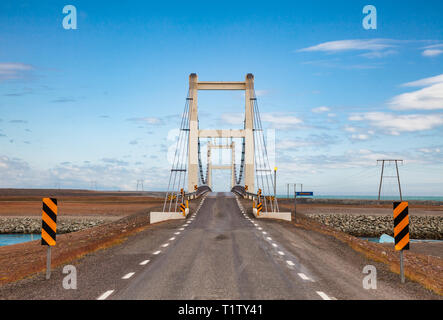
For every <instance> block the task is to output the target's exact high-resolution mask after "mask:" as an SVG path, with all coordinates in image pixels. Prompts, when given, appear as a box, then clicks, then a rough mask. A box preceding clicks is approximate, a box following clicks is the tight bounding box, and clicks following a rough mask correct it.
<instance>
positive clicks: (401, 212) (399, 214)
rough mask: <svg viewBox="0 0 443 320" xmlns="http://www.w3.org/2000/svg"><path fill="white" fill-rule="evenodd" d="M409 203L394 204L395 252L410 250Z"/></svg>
mask: <svg viewBox="0 0 443 320" xmlns="http://www.w3.org/2000/svg"><path fill="white" fill-rule="evenodd" d="M408 205H409V204H408V202H406V201H402V202H394V238H395V250H397V251H400V250H409V214H408Z"/></svg>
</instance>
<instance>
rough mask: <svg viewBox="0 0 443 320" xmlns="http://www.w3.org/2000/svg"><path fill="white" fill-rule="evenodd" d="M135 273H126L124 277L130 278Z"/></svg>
mask: <svg viewBox="0 0 443 320" xmlns="http://www.w3.org/2000/svg"><path fill="white" fill-rule="evenodd" d="M134 274H135V272H129V273H128V274H125V275H124V276H123V277H122V279H125V280H126V279H129V278H130V277H132V276H133V275H134Z"/></svg>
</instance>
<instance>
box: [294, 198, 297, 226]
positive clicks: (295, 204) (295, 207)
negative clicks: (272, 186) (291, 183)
mask: <svg viewBox="0 0 443 320" xmlns="http://www.w3.org/2000/svg"><path fill="white" fill-rule="evenodd" d="M296 215H297V194H296V193H295V190H294V222H295V221H296V220H295V217H296Z"/></svg>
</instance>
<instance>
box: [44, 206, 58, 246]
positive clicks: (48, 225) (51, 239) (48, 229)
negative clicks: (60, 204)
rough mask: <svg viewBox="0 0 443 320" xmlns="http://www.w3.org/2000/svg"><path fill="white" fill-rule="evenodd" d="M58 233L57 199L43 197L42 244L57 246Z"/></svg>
mask: <svg viewBox="0 0 443 320" xmlns="http://www.w3.org/2000/svg"><path fill="white" fill-rule="evenodd" d="M56 235H57V199H55V198H43V209H42V245H44V246H55V238H56Z"/></svg>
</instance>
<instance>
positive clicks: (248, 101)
mask: <svg viewBox="0 0 443 320" xmlns="http://www.w3.org/2000/svg"><path fill="white" fill-rule="evenodd" d="M199 90H243V91H245V127H244V128H243V129H242V130H201V129H199V128H198V103H197V99H198V91H199ZM188 99H189V144H188V148H189V149H188V192H192V190H193V189H194V185H196V184H198V172H199V170H198V139H199V138H244V139H245V167H244V176H245V184H246V185H248V187H249V190H254V181H255V179H254V177H255V168H254V135H253V128H254V100H255V96H254V76H253V75H252V74H251V73H248V74H247V75H246V79H245V81H244V82H243V81H230V82H225V81H198V77H197V74H195V73H192V74H191V75H190V76H189V97H188ZM211 166H212V164H211ZM232 167H233V165H232ZM212 168H214V166H212ZM208 169H209V168H208ZM233 176H234V178H233V179H232V181H233V182H232V183H233V185H235V172H234V171H233ZM208 180H209V179H208ZM209 182H210V181H208V183H209ZM211 182H212V181H211Z"/></svg>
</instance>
